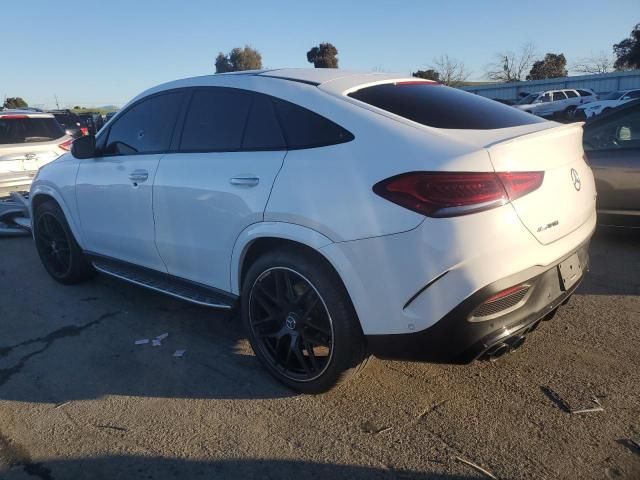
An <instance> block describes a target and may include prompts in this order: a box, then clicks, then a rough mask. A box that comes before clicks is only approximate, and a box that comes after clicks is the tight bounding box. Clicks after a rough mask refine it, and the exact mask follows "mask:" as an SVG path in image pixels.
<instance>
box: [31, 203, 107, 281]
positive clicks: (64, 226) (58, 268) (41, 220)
mask: <svg viewBox="0 0 640 480" xmlns="http://www.w3.org/2000/svg"><path fill="white" fill-rule="evenodd" d="M33 217H34V218H33V236H34V238H35V242H36V249H37V250H38V255H39V256H40V260H41V261H42V264H43V265H44V268H45V269H46V270H47V272H49V275H51V276H52V277H53V278H54V279H55V280H56V281H58V282H60V283H64V284H67V285H70V284H74V283H79V282H82V281H83V280H86V279H88V278H90V277H92V276H94V275H95V270H94V269H93V267H91V265H90V264H89V262H88V261H87V260H86V258H85V257H84V254H83V253H82V250H81V249H80V246H79V245H78V243H77V242H76V239H75V238H74V236H73V233H72V232H71V229H70V228H69V225H68V223H67V220H66V219H65V217H64V213H63V212H62V210H61V209H60V207H59V206H58V204H57V203H55V202H54V201H52V200H46V201H44V202H43V203H41V204H40V205H38V207H37V208H36V210H35V212H34V215H33Z"/></svg>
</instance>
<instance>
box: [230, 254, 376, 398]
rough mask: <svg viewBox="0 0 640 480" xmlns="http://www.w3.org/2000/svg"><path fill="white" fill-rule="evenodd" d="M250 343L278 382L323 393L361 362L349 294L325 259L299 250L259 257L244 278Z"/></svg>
mask: <svg viewBox="0 0 640 480" xmlns="http://www.w3.org/2000/svg"><path fill="white" fill-rule="evenodd" d="M241 302H242V317H243V321H244V323H245V326H246V330H247V333H248V337H249V341H250V342H251V346H252V347H253V350H254V352H255V354H256V356H257V357H258V359H259V360H260V361H261V362H262V364H263V365H264V366H265V367H266V369H267V370H268V371H269V372H270V373H271V374H272V375H273V376H274V377H275V378H276V379H278V380H279V381H281V382H282V383H284V384H285V385H287V386H289V387H290V388H293V389H294V390H297V391H300V392H304V393H320V392H324V391H326V390H328V389H330V388H331V387H333V386H334V385H335V384H336V383H339V382H341V381H343V380H344V379H346V378H347V377H348V376H350V375H351V374H353V373H355V372H356V371H357V370H359V369H360V368H359V367H362V366H363V365H364V363H365V358H366V355H365V342H364V336H363V334H362V330H361V328H360V324H359V322H358V318H357V316H356V314H355V311H354V309H353V306H352V304H351V301H350V299H349V297H348V294H347V292H346V290H345V288H344V286H343V285H342V283H341V281H340V279H339V278H338V276H337V275H336V274H335V272H334V271H333V270H332V269H331V268H330V267H329V266H328V265H327V264H326V263H324V261H322V260H321V259H318V258H314V256H313V255H308V254H306V253H305V252H303V251H300V250H298V249H291V250H280V251H272V252H268V253H266V254H264V255H263V256H261V257H259V258H258V259H257V260H256V261H255V262H254V263H253V264H252V265H251V266H250V267H249V269H248V271H247V273H246V275H245V279H244V282H243V291H242V299H241Z"/></svg>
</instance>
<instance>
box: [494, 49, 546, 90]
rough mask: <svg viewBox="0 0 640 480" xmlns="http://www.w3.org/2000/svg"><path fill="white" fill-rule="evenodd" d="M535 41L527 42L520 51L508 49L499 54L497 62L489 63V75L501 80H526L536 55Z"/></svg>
mask: <svg viewBox="0 0 640 480" xmlns="http://www.w3.org/2000/svg"><path fill="white" fill-rule="evenodd" d="M535 50H536V49H535V46H534V45H533V43H531V42H529V43H525V44H524V45H522V47H521V48H520V50H519V51H518V52H513V51H506V52H501V53H499V54H497V56H496V60H495V62H493V63H491V64H489V65H488V66H487V67H486V68H487V72H486V73H487V76H488V77H489V78H490V79H491V80H498V81H501V82H519V81H520V80H524V77H525V75H526V73H527V72H528V71H529V69H530V67H531V65H532V64H533V61H534V59H535V57H536V53H535Z"/></svg>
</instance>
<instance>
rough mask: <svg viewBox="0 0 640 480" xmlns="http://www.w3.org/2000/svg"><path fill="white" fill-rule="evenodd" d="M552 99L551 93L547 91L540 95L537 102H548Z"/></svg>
mask: <svg viewBox="0 0 640 480" xmlns="http://www.w3.org/2000/svg"><path fill="white" fill-rule="evenodd" d="M550 101H551V94H550V93H548V92H547V93H545V94H544V95H540V97H539V98H538V100H536V102H535V103H547V102H550Z"/></svg>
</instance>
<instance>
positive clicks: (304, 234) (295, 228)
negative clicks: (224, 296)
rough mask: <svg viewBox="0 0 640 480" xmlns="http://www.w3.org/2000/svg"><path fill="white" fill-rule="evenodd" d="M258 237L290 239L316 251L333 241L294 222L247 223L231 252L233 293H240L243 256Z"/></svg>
mask: <svg viewBox="0 0 640 480" xmlns="http://www.w3.org/2000/svg"><path fill="white" fill-rule="evenodd" d="M259 238H278V239H282V240H290V241H293V242H298V243H301V244H303V245H306V246H308V247H311V248H313V249H314V250H317V251H319V250H320V248H322V247H325V246H327V245H329V244H331V243H333V242H332V241H331V240H330V239H329V238H327V237H325V236H324V235H322V234H321V233H319V232H317V231H315V230H313V229H311V228H308V227H303V226H301V225H297V224H295V223H285V222H259V223H253V224H251V225H249V226H248V227H247V228H245V229H244V230H243V231H242V232H241V233H240V235H238V238H237V239H236V242H235V244H234V246H233V252H232V254H231V268H230V272H231V279H230V280H231V293H233V294H235V295H240V275H241V272H242V263H243V261H244V257H245V255H246V253H247V251H248V249H249V247H250V246H251V244H252V243H253V242H255V241H256V240H258V239H259Z"/></svg>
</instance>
